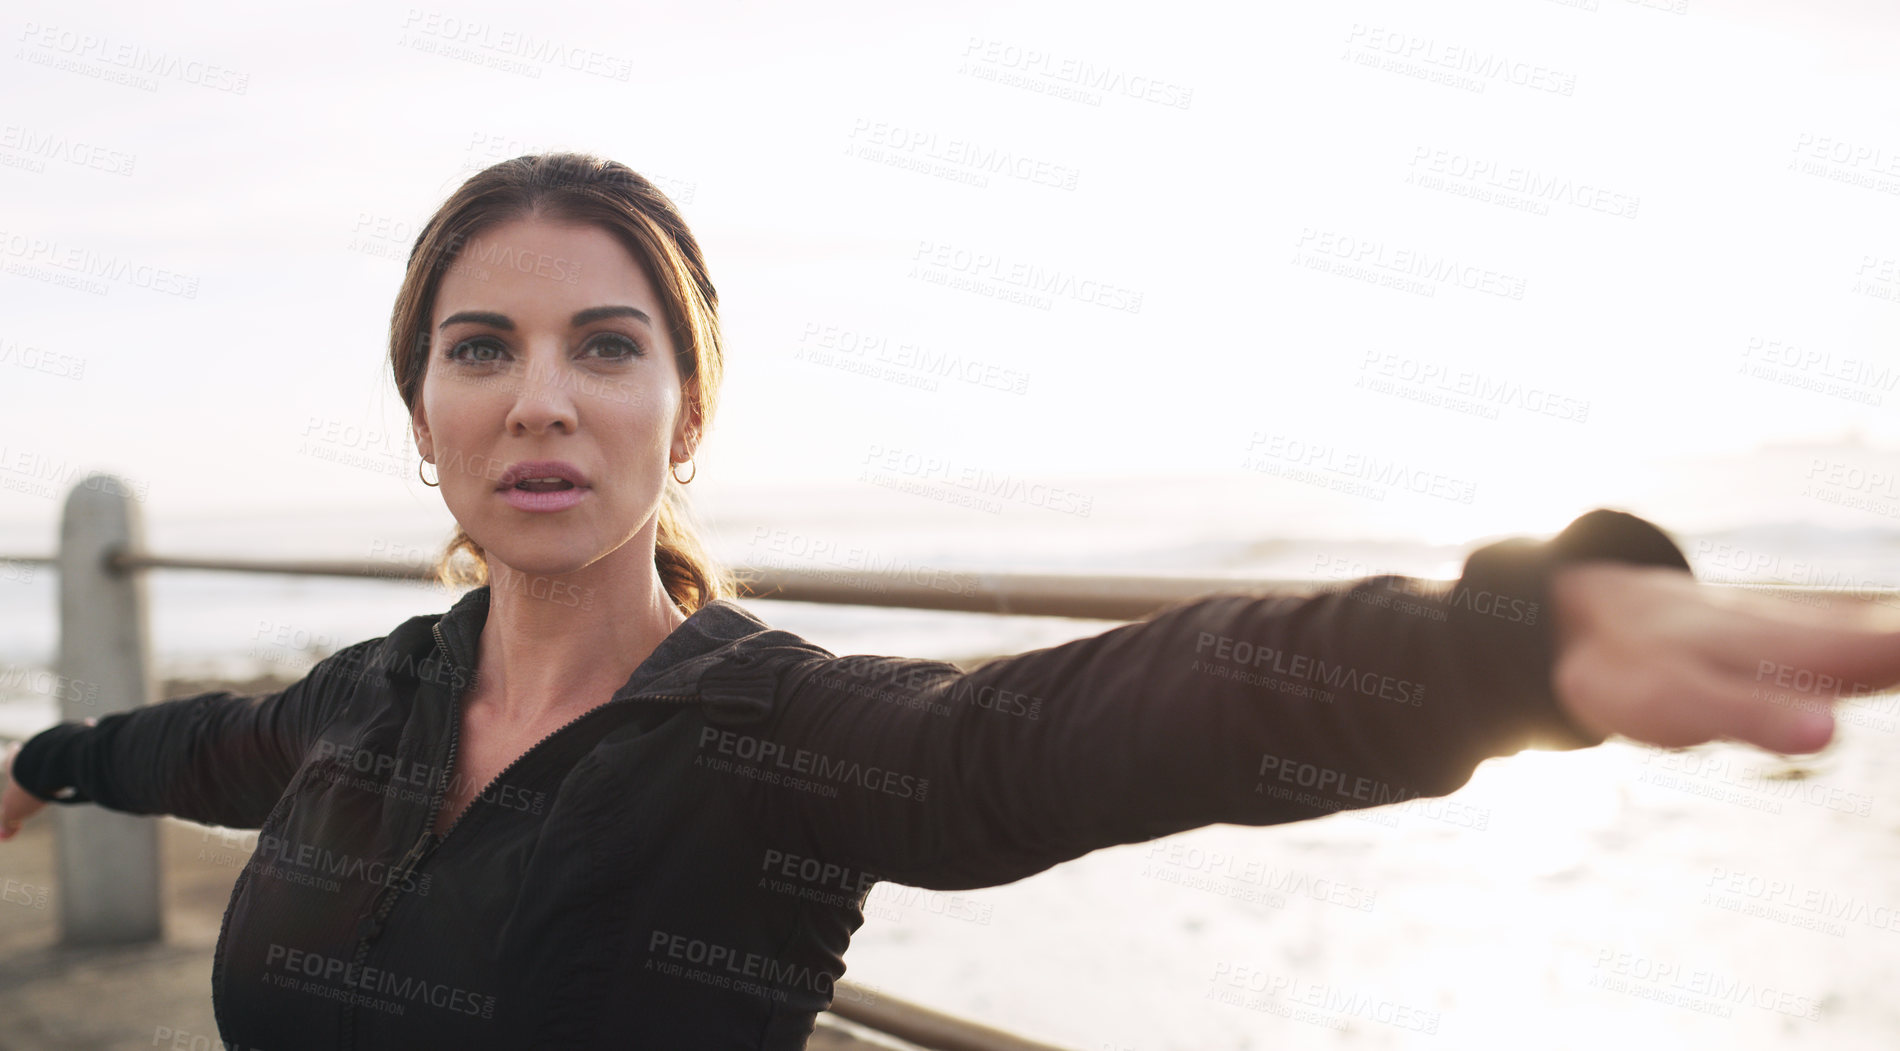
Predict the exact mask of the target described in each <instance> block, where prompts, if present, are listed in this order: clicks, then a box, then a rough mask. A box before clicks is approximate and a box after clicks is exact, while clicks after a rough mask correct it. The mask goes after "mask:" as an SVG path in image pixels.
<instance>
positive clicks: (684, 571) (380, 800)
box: [0, 154, 1900, 1049]
mask: <svg viewBox="0 0 1900 1051" xmlns="http://www.w3.org/2000/svg"><path fill="white" fill-rule="evenodd" d="M716 308H717V296H716V294H715V292H714V289H713V286H712V283H711V282H710V280H709V279H708V277H707V273H706V268H705V265H704V263H703V261H702V259H701V256H700V252H699V248H698V245H697V244H696V242H695V241H694V238H693V236H692V234H691V233H690V232H689V231H688V230H687V228H686V226H685V224H684V223H683V222H682V221H681V219H680V217H679V215H678V213H677V212H676V211H675V210H674V208H673V207H672V205H671V204H670V202H668V201H667V199H666V198H665V197H664V196H663V195H662V194H660V193H659V192H658V191H657V190H655V189H654V188H653V187H652V186H651V184H649V183H648V182H647V181H646V180H645V179H643V178H641V177H640V176H638V175H636V174H635V173H634V172H632V171H630V170H629V169H627V168H625V167H624V166H621V165H619V164H615V163H612V162H607V161H601V160H597V159H594V158H591V157H585V156H579V155H573V154H544V155H538V156H527V157H520V158H516V159H514V160H511V161H507V162H504V163H501V164H497V165H495V166H493V167H491V168H489V169H487V170H485V171H483V172H481V173H479V174H478V175H476V176H474V177H473V178H471V179H470V180H469V181H468V182H467V183H465V184H464V185H463V186H462V187H461V188H460V189H459V190H458V191H457V192H456V193H455V194H454V195H453V196H452V197H451V198H450V199H449V200H448V201H447V202H446V203H445V204H444V205H443V206H442V208H441V209H440V210H439V211H438V213H437V214H436V215H435V217H434V218H433V219H432V220H431V221H430V222H429V224H428V225H427V226H426V227H425V228H424V230H423V232H422V234H421V235H420V237H419V238H418V240H417V243H416V245H415V248H414V250H413V252H412V253H411V256H410V260H409V268H408V272H407V274H406V276H405V279H404V282H403V285H402V289H401V292H400V293H399V296H398V298H397V303H396V308H395V311H394V316H393V319H392V324H391V335H390V362H391V367H392V370H393V373H394V377H395V381H396V386H397V389H398V390H399V392H400V393H401V395H402V397H403V401H404V403H405V404H406V405H407V406H408V407H409V409H410V412H411V418H412V422H413V425H414V428H415V435H416V443H417V447H418V449H419V450H420V452H421V454H422V458H423V460H424V461H427V462H430V463H434V464H436V465H437V467H438V470H439V483H433V484H439V485H440V487H441V489H442V496H443V499H444V501H445V502H446V503H447V505H448V507H449V510H450V511H451V512H452V513H453V514H454V516H455V519H456V521H457V523H458V525H459V529H458V533H457V535H456V537H455V540H454V541H453V543H452V545H451V547H450V549H449V551H448V552H447V553H446V554H445V556H444V559H443V563H442V565H441V567H440V568H441V569H442V570H443V573H444V575H445V577H447V576H448V574H449V563H448V559H449V557H450V556H452V555H454V554H455V553H456V552H457V551H466V552H468V553H469V554H470V555H472V556H473V557H474V558H475V559H476V561H477V563H478V564H479V565H480V566H481V567H482V568H481V572H480V574H479V575H478V577H477V580H478V581H480V582H481V586H479V587H476V588H475V589H473V590H471V591H469V592H468V593H467V594H465V595H464V596H463V597H462V598H460V599H459V600H457V601H456V602H455V603H454V605H453V608H452V609H450V610H449V611H448V612H447V613H446V614H439V615H423V616H417V617H413V618H410V619H409V620H407V621H405V622H404V623H403V624H401V625H399V626H397V627H396V628H395V629H394V630H392V631H391V632H390V633H389V634H388V635H386V636H383V637H381V638H377V639H369V640H365V641H364V642H361V643H357V644H356V645H353V646H350V647H348V648H346V649H345V650H343V651H340V652H338V653H336V654H333V655H331V656H330V657H329V658H326V659H325V660H324V661H322V662H320V663H319V664H318V665H317V667H316V668H314V669H313V670H312V671H311V673H310V674H309V675H308V676H306V677H305V678H304V679H303V680H301V681H299V682H297V683H296V684H294V685H292V686H290V687H289V688H287V689H285V690H284V691H281V692H279V693H275V694H270V695H267V696H263V697H239V696H235V695H232V694H229V693H212V694H204V695H200V696H195V697H187V698H181V699H178V700H173V701H168V702H165V703H162V704H157V705H151V706H147V707H144V708H140V709H136V710H133V711H130V712H122V713H117V714H113V715H109V716H106V717H104V718H101V719H99V720H98V722H97V724H96V725H88V724H82V723H63V724H61V725H59V726H56V727H53V728H51V729H48V730H46V731H45V732H43V733H41V734H39V735H37V736H35V737H34V738H32V739H31V740H30V741H28V742H26V743H25V745H24V746H22V747H19V748H17V749H14V750H11V751H10V752H9V754H8V756H7V773H8V776H7V781H6V785H5V789H4V795H3V796H0V838H4V837H5V836H11V835H12V834H13V832H14V831H15V830H16V829H17V828H18V827H19V824H20V822H21V821H23V820H25V819H26V818H27V817H28V816H30V815H31V814H32V813H34V812H35V811H36V810H38V809H40V808H41V807H43V806H44V805H45V803H46V802H48V801H54V800H59V801H64V802H68V803H80V802H93V803H97V804H99V805H102V806H107V807H111V808H113V809H117V810H122V811H126V812H130V813H170V814H175V815H178V816H180V817H184V818H188V819H191V820H195V821H202V822H208V823H215V824H219V825H224V826H228V827H241V828H259V829H261V830H262V831H261V833H260V837H259V846H258V849H257V850H256V852H255V853H254V855H253V857H252V858H251V860H250V862H249V863H248V864H247V865H246V867H245V869H244V871H243V873H242V874H241V875H240V877H239V879H238V881H237V885H236V887H235V888H234V890H233V892H232V897H231V902H230V905H229V907H228V908H227V910H226V913H225V922H224V925H223V928H222V930H221V932H220V936H219V940H218V948H217V955H216V959H215V963H214V972H213V997H214V1002H215V1007H216V1011H217V1017H218V1024H219V1028H220V1031H221V1035H222V1037H223V1039H224V1040H225V1041H226V1042H227V1043H229V1044H230V1045H232V1046H238V1047H247V1048H249V1047H267V1048H272V1049H285V1048H303V1047H309V1048H414V1047H421V1046H456V1047H506V1048H522V1047H534V1048H543V1047H545V1048H593V1047H624V1046H639V1047H694V1048H797V1047H802V1046H804V1043H805V1039H806V1037H807V1036H808V1035H809V1034H810V1032H811V1030H812V1024H813V1019H814V1015H815V1013H816V1012H818V1011H820V1010H822V1009H824V1007H825V1006H827V1005H828V1004H829V1003H830V1001H831V996H832V983H833V982H835V980H836V979H837V978H838V977H839V976H840V975H841V974H842V972H843V962H842V961H843V955H844V952H845V948H846V945H847V944H848V942H849V940H850V936H851V934H852V933H853V932H854V931H855V930H856V929H857V928H858V926H859V925H860V924H861V923H862V920H863V914H862V911H861V908H860V906H861V905H862V903H863V900H864V897H865V894H866V893H867V892H868V891H869V889H870V887H871V886H872V885H873V884H874V883H875V882H876V881H877V880H879V879H891V880H896V881H899V882H902V883H907V884H911V885H915V886H923V887H931V888H940V889H960V888H970V887H979V886H988V885H994V884H999V883H1006V882H1010V881H1012V880H1016V879H1019V878H1021V877H1023V876H1027V875H1030V874H1032V873H1035V872H1039V871H1041V870H1043V869H1046V868H1048V867H1049V866H1051V865H1054V864H1057V863H1059V862H1061V861H1063V860H1066V859H1069V858H1074V857H1078V856H1080V855H1082V854H1085V853H1088V852H1089V851H1091V850H1095V849H1098V848H1100V847H1104V846H1109V845H1113V844H1118V843H1130V842H1138V841H1142V840H1146V839H1151V838H1154V837H1157V836H1162V835H1167V834H1170V833H1174V832H1179V831H1182V830H1185V829H1189V828H1194V827H1198V826H1200V825H1205V824H1209V823H1214V822H1233V823H1244V824H1271V823H1277V822H1285V821H1294V820H1299V819H1302V818H1309V817H1315V816H1319V815H1323V814H1326V813H1330V812H1332V811H1334V810H1338V809H1344V808H1352V807H1363V806H1373V805H1378V804H1381V803H1390V802H1396V801H1401V800H1406V799H1412V798H1417V797H1420V796H1436V795H1443V794H1446V793H1449V792H1451V791H1454V790H1455V789H1457V788H1458V787H1459V786H1460V785H1462V784H1463V783H1464V782H1465V781H1466V780H1467V779H1468V778H1469V776H1470V775H1471V772H1472V770H1473V768H1474V767H1475V766H1476V765H1477V763H1479V762H1480V761H1482V760H1483V759H1485V758H1487V757H1490V756H1495V755H1507V754H1510V753H1511V752H1514V751H1516V750H1518V749H1520V748H1522V747H1524V746H1525V745H1528V744H1538V745H1542V746H1544V747H1557V748H1576V747H1584V746H1588V745H1591V744H1595V743H1598V742H1601V741H1602V740H1604V739H1605V737H1606V736H1607V735H1609V734H1612V733H1620V734H1625V735H1628V736H1630V737H1633V738H1636V739H1638V740H1642V741H1647V742H1651V743H1655V744H1659V745H1664V746H1683V745H1691V744H1696V743H1699V742H1703V741H1708V740H1712V739H1715V738H1718V737H1731V738H1735V739H1739V740H1743V741H1748V742H1752V743H1754V744H1756V745H1759V746H1761V747H1763V748H1767V749H1772V750H1775V751H1780V752H1804V751H1811V750H1814V749H1818V748H1820V747H1822V746H1823V745H1825V744H1826V743H1827V741H1828V739H1829V738H1830V736H1831V734H1832V730H1833V722H1832V717H1831V715H1830V714H1829V710H1828V702H1829V701H1830V700H1831V698H1830V697H1828V696H1826V694H1825V691H1824V690H1823V691H1820V692H1817V693H1816V694H1815V695H1814V696H1804V695H1801V694H1799V693H1796V692H1794V691H1792V690H1786V689H1782V688H1780V687H1779V686H1778V685H1776V683H1775V682H1774V681H1773V680H1774V679H1775V677H1774V676H1769V677H1768V678H1767V679H1764V671H1763V669H1765V668H1766V669H1777V668H1783V669H1785V668H1796V669H1802V670H1805V671H1811V672H1815V673H1820V674H1822V675H1826V676H1832V677H1833V681H1835V682H1843V681H1844V682H1854V683H1857V684H1860V685H1862V686H1863V687H1865V686H1866V685H1869V684H1871V685H1873V686H1881V687H1884V686H1886V685H1888V684H1890V683H1893V682H1895V681H1897V680H1900V646H1896V645H1895V643H1896V642H1900V631H1896V629H1895V625H1893V624H1892V623H1889V622H1886V621H1883V620H1881V619H1880V617H1881V616H1882V615H1883V611H1882V610H1881V609H1879V608H1876V607H1875V606H1874V605H1873V604H1871V603H1861V604H1859V605H1856V606H1854V607H1852V608H1850V609H1848V610H1846V611H1840V610H1835V611H1830V612H1826V613H1820V612H1814V611H1809V610H1806V609H1805V608H1802V607H1795V606H1790V605H1787V604H1783V603H1775V602H1772V601H1770V600H1767V599H1764V598H1761V597H1758V596H1753V595H1746V594H1730V593H1718V592H1713V591H1709V590H1707V589H1704V588H1702V587H1700V586H1699V585H1697V584H1696V583H1695V581H1694V579H1693V577H1692V575H1691V574H1690V573H1689V566H1688V563H1687V561H1686V560H1685V559H1684V558H1683V557H1682V553H1681V552H1680V550H1678V549H1677V548H1676V546H1675V545H1674V544H1673V543H1672V542H1671V541H1670V540H1669V539H1668V538H1667V537H1666V536H1665V535H1664V534H1663V533H1662V532H1661V531H1659V530H1657V529H1656V528H1655V527H1654V526H1652V525H1650V524H1649V523H1647V522H1644V521H1642V520H1641V519H1638V518H1635V517H1634V516H1631V515H1627V514H1623V513H1621V512H1616V511H1611V510H1598V511H1593V512H1591V513H1590V514H1587V515H1584V516H1582V517H1581V518H1579V519H1578V520H1577V521H1576V522H1574V523H1572V524H1571V526H1570V527H1569V528H1567V529H1566V530H1564V531H1563V532H1562V533H1560V534H1559V535H1558V536H1557V537H1555V538H1554V539H1552V540H1549V541H1546V542H1542V543H1533V542H1531V541H1529V540H1525V539H1514V540H1509V541H1504V542H1500V543H1495V544H1491V545H1488V546H1486V547H1483V548H1480V549H1478V550H1477V551H1475V552H1473V554H1472V555H1471V556H1470V558H1469V560H1468V561H1467V563H1466V565H1465V571H1464V574H1463V575H1462V576H1461V578H1460V579H1459V581H1458V582H1457V583H1456V585H1455V586H1452V587H1449V588H1445V587H1442V586H1428V585H1426V584H1425V583H1424V582H1422V581H1417V580H1412V579H1409V578H1405V577H1399V576H1392V575H1386V576H1379V577H1372V578H1367V579H1365V580H1361V581H1357V582H1354V583H1352V584H1351V585H1350V586H1349V587H1347V588H1344V589H1341V590H1336V591H1333V592H1329V593H1323V594H1319V595H1315V596H1311V597H1292V596H1279V597H1275V596H1270V595H1259V594H1246V593H1240V592H1235V593H1231V594H1220V595H1213V596H1208V597H1204V598H1201V599H1198V600H1195V601H1192V602H1186V603H1181V604H1177V605H1176V606H1174V607H1172V608H1170V609H1168V610H1165V611H1163V612H1161V613H1160V614H1157V615H1156V616H1154V617H1152V618H1150V619H1148V620H1146V621H1141V622H1136V623H1131V624H1126V625H1122V626H1119V627H1117V628H1114V629H1111V630H1109V631H1106V632H1103V633H1101V634H1099V635H1096V636H1093V637H1090V638H1085V639H1079V640H1075V641H1073V642H1069V643H1065V644H1063V645H1059V646H1053V647H1048V648H1045V649H1040V650H1035V651H1031V652H1028V653H1024V654H1020V655H1017V656H1014V657H1010V658H1005V659H1002V660H998V661H993V662H991V663H989V664H987V665H985V666H983V667H981V668H978V669H976V670H974V671H971V672H969V673H967V674H966V673H961V672H959V671H958V669H957V668H956V667H955V666H954V665H951V664H948V663H945V662H941V661H929V660H906V659H900V658H893V657H878V656H871V655H851V656H845V657H838V656H836V655H834V654H832V653H830V652H829V651H827V650H825V649H823V648H822V647H819V646H816V645H814V644H812V643H810V642H808V641H806V640H804V639H802V638H799V637H798V636H796V635H793V634H791V633H789V632H785V631H781V630H777V629H773V628H771V627H769V626H768V625H766V624H764V623H763V622H761V621H759V620H758V619H757V618H756V617H755V616H753V615H752V614H751V613H750V612H748V611H746V610H745V609H744V608H743V607H741V606H739V605H738V604H736V603H735V602H733V601H732V597H733V594H734V592H733V589H732V585H731V583H730V581H729V580H728V579H727V578H726V577H725V576H723V575H722V574H721V573H720V572H719V571H718V570H717V569H716V568H715V567H714V566H713V565H712V564H711V563H710V561H709V560H708V559H707V557H706V556H705V554H704V552H703V549H702V547H701V546H700V544H699V543H698V541H697V540H696V538H695V537H694V536H693V535H692V533H691V532H690V530H689V529H688V527H687V525H686V523H685V521H684V519H683V517H681V515H680V514H679V512H678V504H677V503H676V501H677V500H678V499H679V497H680V495H681V490H680V489H679V488H677V486H679V485H683V484H686V483H688V482H690V481H691V478H692V475H691V474H688V475H687V476H686V477H685V478H681V477H680V476H679V475H678V474H677V473H673V472H677V471H678V470H679V469H680V468H681V466H682V465H685V464H688V463H690V462H691V461H692V459H693V454H694V449H695V448H696V445H697V443H698V441H699V440H700V436H701V435H702V434H704V433H705V429H706V427H707V425H708V424H709V422H710V420H711V418H712V411H713V406H714V400H715V395H716V392H717V390H718V386H719V380H720V376H721V372H722V368H723V364H722V363H723V350H722V347H721V344H720V340H719V335H718V327H717V321H716ZM663 472H664V473H663ZM667 473H673V479H674V483H675V485H674V486H668V485H667V484H666V478H667ZM424 480H425V481H427V479H426V477H425V479H424ZM1782 678H1785V676H1784V677H1782ZM1802 681H1808V680H1805V679H1804V680H1802ZM1769 686H1773V687H1775V688H1773V689H1769V688H1767V687H1769ZM1861 692H1865V691H1864V688H1863V689H1862V690H1861ZM1836 695H1838V691H1836Z"/></svg>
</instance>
